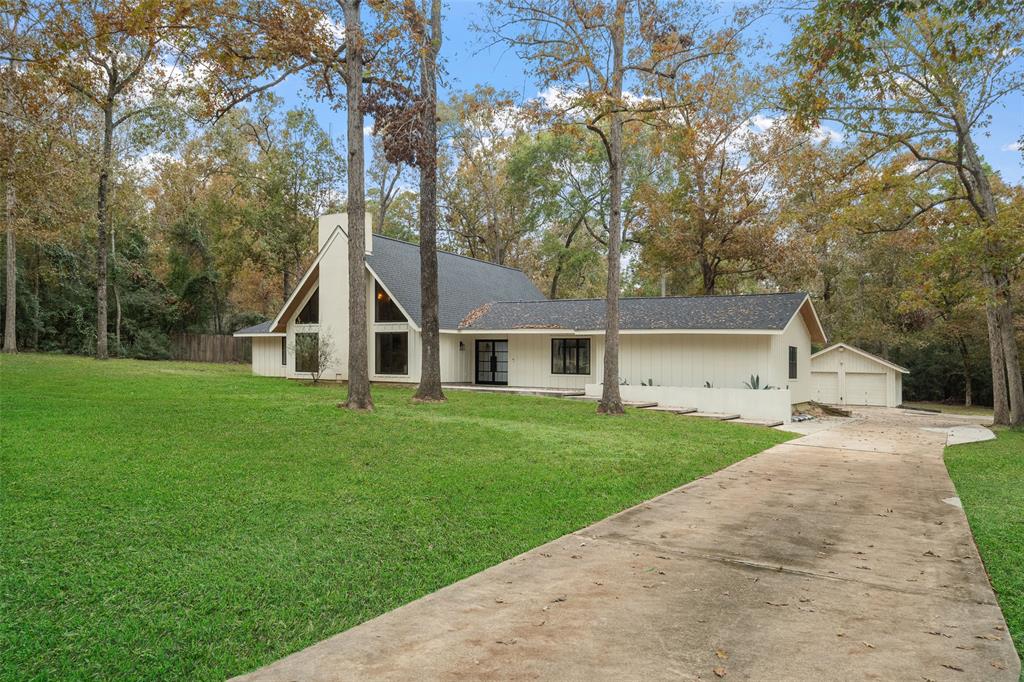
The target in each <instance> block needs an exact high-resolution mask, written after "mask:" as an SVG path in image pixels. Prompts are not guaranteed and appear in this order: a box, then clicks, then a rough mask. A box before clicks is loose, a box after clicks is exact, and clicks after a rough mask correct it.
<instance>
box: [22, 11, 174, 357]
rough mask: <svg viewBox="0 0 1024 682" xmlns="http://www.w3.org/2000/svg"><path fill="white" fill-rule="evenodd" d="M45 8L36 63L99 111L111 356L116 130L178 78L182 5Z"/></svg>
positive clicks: (103, 339) (101, 330) (100, 221)
mask: <svg viewBox="0 0 1024 682" xmlns="http://www.w3.org/2000/svg"><path fill="white" fill-rule="evenodd" d="M40 11H41V12H43V13H44V14H46V28H45V36H46V38H47V40H46V41H45V43H44V44H43V45H41V46H40V48H39V49H38V50H37V54H36V55H35V60H36V64H37V66H38V67H40V68H42V69H44V70H45V71H46V72H47V74H48V75H49V76H50V77H52V78H53V79H54V80H55V81H56V82H58V83H60V84H61V85H62V86H63V87H65V88H68V89H69V90H70V91H72V92H74V93H76V94H77V95H79V96H80V97H81V98H82V99H83V100H84V101H85V102H87V103H89V104H90V105H92V106H93V107H94V108H95V110H96V112H97V114H98V128H99V130H98V134H97V136H96V137H97V140H98V143H97V146H98V150H97V153H96V169H97V182H96V357H97V358H98V359H106V358H107V357H108V355H109V352H108V347H107V346H108V344H107V331H108V330H107V327H108V319H107V318H108V314H107V285H108V278H109V265H108V255H109V250H110V228H111V213H110V190H111V186H112V183H113V180H114V178H113V173H114V169H115V165H116V164H115V162H116V158H115V151H116V150H115V135H116V134H117V133H118V131H119V129H120V128H122V126H125V124H127V123H129V122H132V121H135V120H137V119H140V118H142V117H144V116H147V115H151V114H153V113H154V112H155V111H156V110H157V108H158V107H157V105H158V103H159V101H160V99H161V97H162V96H164V95H166V94H167V93H168V92H169V91H170V89H171V87H172V86H173V85H174V77H173V76H174V73H173V69H171V68H170V67H169V66H168V65H167V62H166V60H167V59H168V51H169V43H168V41H167V39H166V38H167V37H166V34H165V32H166V26H167V25H170V24H174V23H175V22H176V14H177V12H178V11H179V8H177V7H175V6H174V5H173V4H172V3H150V4H143V5H137V4H135V3H132V2H128V1H127V0H84V1H75V2H72V1H71V0H61V1H60V2H57V3H55V4H54V5H53V6H51V7H49V8H48V10H45V11H44V10H42V9H41V10H40ZM168 15H170V16H168Z"/></svg>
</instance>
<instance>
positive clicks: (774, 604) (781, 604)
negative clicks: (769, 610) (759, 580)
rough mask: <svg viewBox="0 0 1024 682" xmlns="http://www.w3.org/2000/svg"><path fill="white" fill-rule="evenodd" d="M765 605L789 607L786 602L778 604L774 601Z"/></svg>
mask: <svg viewBox="0 0 1024 682" xmlns="http://www.w3.org/2000/svg"><path fill="white" fill-rule="evenodd" d="M765 604H767V605H768V606H789V604H788V603H786V602H779V603H776V602H773V601H766V602H765Z"/></svg>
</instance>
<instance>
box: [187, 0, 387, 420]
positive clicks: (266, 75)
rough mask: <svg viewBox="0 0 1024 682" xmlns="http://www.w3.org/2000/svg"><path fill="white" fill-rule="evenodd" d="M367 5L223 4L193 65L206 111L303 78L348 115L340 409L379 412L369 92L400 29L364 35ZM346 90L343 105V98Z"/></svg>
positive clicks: (335, 1) (204, 28) (342, 0)
mask: <svg viewBox="0 0 1024 682" xmlns="http://www.w3.org/2000/svg"><path fill="white" fill-rule="evenodd" d="M361 12H362V3H361V1H360V0H320V1H307V0H289V1H287V2H282V3H271V4H263V3H254V4H251V5H245V6H244V7H243V8H242V9H241V11H239V8H238V6H237V5H236V3H235V2H234V0H221V1H220V2H218V3H214V7H213V8H212V9H209V10H207V11H204V13H203V16H202V21H201V28H200V33H201V35H202V39H201V41H200V42H201V48H200V49H196V50H193V51H192V54H193V59H192V62H191V65H192V66H193V67H194V68H195V69H196V70H197V71H202V72H204V73H205V76H204V78H203V81H204V88H203V90H204V93H205V96H206V97H205V99H206V100H207V109H208V110H210V111H212V112H214V113H215V114H217V115H223V113H225V112H226V111H228V110H230V109H231V108H232V107H234V106H236V105H237V104H239V103H241V102H244V101H246V100H248V99H250V98H251V97H253V96H254V95H255V94H257V93H260V92H266V91H268V90H270V89H272V88H274V87H276V86H277V85H279V84H280V83H282V82H283V81H284V80H285V79H286V78H288V76H290V75H292V74H300V73H301V74H304V75H305V76H306V78H307V82H308V83H309V85H310V86H311V87H312V88H313V90H314V91H315V92H316V94H317V95H318V96H321V97H323V98H326V99H327V100H329V101H330V102H331V103H332V105H333V106H334V107H335V108H338V109H342V108H343V109H345V119H346V126H345V127H346V145H347V152H348V157H347V158H348V164H347V171H348V192H347V200H346V210H347V213H348V267H349V301H348V308H349V340H348V341H349V342H348V394H347V396H346V398H345V401H344V402H343V403H341V404H339V406H343V407H347V408H349V409H355V410H372V409H373V399H372V397H371V394H370V373H369V364H368V363H369V353H368V349H367V334H366V329H367V321H366V296H365V291H364V287H365V272H366V254H365V233H366V186H365V143H364V139H363V123H364V118H365V114H366V102H365V101H364V94H363V84H364V82H373V81H374V78H375V77H374V75H373V72H374V71H375V65H374V63H373V62H374V59H375V58H376V57H377V56H379V55H381V54H382V51H384V50H386V49H387V46H388V45H389V44H390V41H391V40H393V39H394V35H393V31H392V29H393V27H392V26H390V25H382V26H380V27H377V28H375V30H374V32H373V35H372V36H371V37H370V39H367V36H366V35H365V34H364V30H363V23H362V14H361ZM342 89H344V91H345V93H344V97H342V96H341V93H340V90H342Z"/></svg>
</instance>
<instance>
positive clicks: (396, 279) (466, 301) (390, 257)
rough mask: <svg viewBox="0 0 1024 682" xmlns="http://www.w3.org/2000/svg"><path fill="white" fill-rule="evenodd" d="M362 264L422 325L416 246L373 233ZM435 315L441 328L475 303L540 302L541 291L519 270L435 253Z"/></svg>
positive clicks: (451, 326)
mask: <svg viewBox="0 0 1024 682" xmlns="http://www.w3.org/2000/svg"><path fill="white" fill-rule="evenodd" d="M366 263H367V265H369V266H370V267H371V268H373V271H374V272H375V273H376V274H377V276H378V277H379V278H380V280H381V283H382V284H383V285H384V286H385V287H386V288H387V289H388V291H390V292H391V294H392V296H394V297H395V298H396V299H397V300H398V302H399V303H400V304H401V306H402V308H404V309H405V310H406V312H408V313H409V315H410V316H411V317H412V319H413V322H414V323H415V324H416V325H417V326H421V325H422V320H423V316H422V314H421V300H420V247H419V246H418V245H416V244H410V243H408V242H403V241H398V240H397V239H391V238H390V237H384V236H382V235H378V234H375V235H373V253H371V254H367V256H366ZM437 297H438V307H439V308H440V310H439V311H438V317H439V322H440V327H441V329H457V328H458V326H459V323H460V322H461V321H462V320H463V319H464V318H465V317H466V316H467V315H469V313H470V312H472V311H473V310H474V309H475V308H478V307H480V306H482V305H483V304H485V303H491V302H493V301H542V300H544V294H542V293H541V292H540V290H538V289H537V287H536V286H535V285H534V284H533V282H531V281H530V278H529V277H527V276H526V275H525V274H524V273H523V272H522V270H516V269H514V268H508V267H504V266H501V265H495V264H493V263H486V262H484V261H480V260H476V259H474V258H469V257H466V256H458V255H455V254H453V253H446V252H444V251H438V252H437Z"/></svg>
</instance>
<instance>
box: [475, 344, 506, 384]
mask: <svg viewBox="0 0 1024 682" xmlns="http://www.w3.org/2000/svg"><path fill="white" fill-rule="evenodd" d="M476 383H478V384H492V385H497V386H507V385H508V339H500V340H492V339H486V340H485V339H477V342H476Z"/></svg>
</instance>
